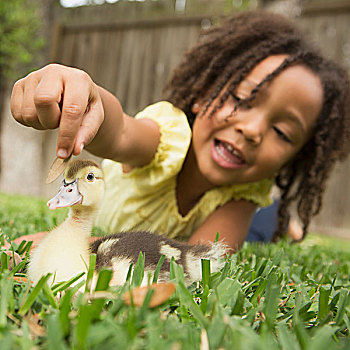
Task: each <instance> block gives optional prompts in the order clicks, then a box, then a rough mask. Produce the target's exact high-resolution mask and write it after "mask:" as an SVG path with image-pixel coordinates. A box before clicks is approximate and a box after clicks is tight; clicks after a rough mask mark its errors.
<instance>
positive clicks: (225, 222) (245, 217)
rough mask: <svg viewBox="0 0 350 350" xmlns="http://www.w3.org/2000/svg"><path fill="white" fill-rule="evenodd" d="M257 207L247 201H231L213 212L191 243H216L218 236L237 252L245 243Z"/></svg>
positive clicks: (196, 232) (194, 235) (192, 237)
mask: <svg viewBox="0 0 350 350" xmlns="http://www.w3.org/2000/svg"><path fill="white" fill-rule="evenodd" d="M255 210H256V205H255V204H254V203H252V202H248V201H246V200H240V201H230V202H228V203H226V204H224V205H223V206H222V207H219V208H218V209H217V210H216V211H215V212H213V213H212V214H211V215H210V216H209V217H208V218H207V219H206V220H205V221H204V222H203V224H202V225H201V226H200V227H199V228H198V229H197V230H196V231H195V232H194V233H193V235H192V236H191V238H190V239H189V243H192V244H195V243H198V242H201V243H206V242H208V241H210V242H214V240H215V238H216V234H217V233H219V240H220V241H223V242H224V243H225V244H227V245H228V246H229V247H231V249H232V251H237V250H238V249H239V248H240V247H241V246H242V244H243V242H244V241H245V239H246V237H247V235H248V230H249V227H250V223H251V220H252V218H253V215H254V213H255Z"/></svg>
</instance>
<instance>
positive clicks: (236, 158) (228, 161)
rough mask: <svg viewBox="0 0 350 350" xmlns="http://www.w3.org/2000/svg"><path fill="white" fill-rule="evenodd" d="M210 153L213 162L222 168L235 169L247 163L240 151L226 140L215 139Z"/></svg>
mask: <svg viewBox="0 0 350 350" xmlns="http://www.w3.org/2000/svg"><path fill="white" fill-rule="evenodd" d="M211 153H212V157H213V160H214V162H215V163H216V164H218V165H219V166H220V167H222V168H226V169H237V168H242V167H244V166H245V165H247V162H246V160H245V158H244V156H243V154H242V152H240V151H239V150H238V149H236V148H235V147H234V146H233V145H231V144H230V143H228V142H225V141H220V140H218V139H215V140H214V142H213V146H212V152H211Z"/></svg>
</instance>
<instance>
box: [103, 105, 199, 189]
mask: <svg viewBox="0 0 350 350" xmlns="http://www.w3.org/2000/svg"><path fill="white" fill-rule="evenodd" d="M141 118H148V119H151V120H153V121H155V122H156V123H157V124H158V126H159V130H160V142H159V145H158V148H157V152H156V154H155V156H154V158H153V159H152V161H151V162H150V163H149V164H147V165H145V166H143V167H141V168H134V169H133V170H131V171H130V172H128V173H125V174H122V176H123V177H132V178H134V179H137V181H135V186H137V187H140V189H141V187H142V192H143V191H147V188H150V189H152V191H154V190H156V187H157V186H161V185H162V183H164V182H166V181H167V180H168V179H170V178H171V177H173V176H174V175H176V174H177V173H178V172H179V171H180V169H181V167H182V164H183V162H184V160H185V157H186V154H187V151H188V148H189V145H190V142H191V137H192V132H191V128H190V126H189V124H188V121H187V117H186V115H185V113H184V112H183V111H181V110H180V109H178V108H176V107H174V106H173V105H172V104H171V103H169V102H166V101H162V102H158V103H155V104H153V105H150V106H148V107H146V108H145V109H144V110H143V111H141V112H140V113H138V114H137V115H136V116H135V119H141ZM115 164H117V163H115V162H112V161H104V164H103V166H104V170H105V171H106V172H109V171H108V170H109V169H110V168H111V167H114V165H115ZM155 186H156V187H155Z"/></svg>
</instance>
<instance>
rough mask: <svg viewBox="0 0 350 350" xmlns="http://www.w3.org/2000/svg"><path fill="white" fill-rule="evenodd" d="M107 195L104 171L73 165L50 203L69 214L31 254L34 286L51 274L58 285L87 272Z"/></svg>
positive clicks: (79, 163) (76, 162)
mask: <svg viewBox="0 0 350 350" xmlns="http://www.w3.org/2000/svg"><path fill="white" fill-rule="evenodd" d="M103 195H104V181H103V173H102V170H101V169H100V167H99V166H98V165H97V164H96V163H95V162H92V161H90V160H74V161H71V162H70V163H69V165H68V166H67V168H66V170H65V173H64V180H63V184H62V186H61V187H60V189H59V192H58V194H57V195H56V196H55V197H53V198H52V199H50V200H49V201H48V202H47V205H48V207H49V208H50V209H51V210H54V209H56V208H63V207H70V208H69V214H68V217H67V219H66V220H65V221H64V222H63V223H62V224H61V225H59V226H58V227H56V228H54V229H53V230H52V231H50V232H49V233H48V234H47V236H46V237H45V238H44V239H43V240H42V242H41V243H40V244H39V245H38V247H37V248H35V249H34V251H33V253H32V254H31V256H30V261H29V267H28V276H29V278H30V279H31V280H32V281H33V282H34V283H37V282H38V281H39V279H40V278H41V277H42V276H43V275H46V274H47V273H52V276H51V280H50V281H51V282H52V281H54V282H55V283H56V282H61V281H66V280H69V279H70V278H72V277H74V276H76V275H77V274H78V273H81V272H86V271H87V267H88V264H89V238H90V235H91V230H92V227H93V224H94V220H95V217H96V215H97V212H98V210H99V208H100V205H101V202H102V199H103Z"/></svg>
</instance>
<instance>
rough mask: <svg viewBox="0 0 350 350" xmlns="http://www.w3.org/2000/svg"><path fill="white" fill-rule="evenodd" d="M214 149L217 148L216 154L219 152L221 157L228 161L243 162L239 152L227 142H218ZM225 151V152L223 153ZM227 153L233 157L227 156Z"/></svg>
mask: <svg viewBox="0 0 350 350" xmlns="http://www.w3.org/2000/svg"><path fill="white" fill-rule="evenodd" d="M216 150H217V152H218V154H220V156H221V157H223V158H224V159H225V160H226V161H228V162H230V163H235V164H236V163H237V161H238V162H239V163H243V162H244V160H243V159H242V156H241V155H240V154H239V152H238V151H236V150H235V149H234V148H233V147H232V146H231V145H230V144H228V143H226V142H218V143H217V145H216ZM225 152H226V154H225ZM229 154H231V155H232V156H234V157H235V158H231V157H230V156H229Z"/></svg>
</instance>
